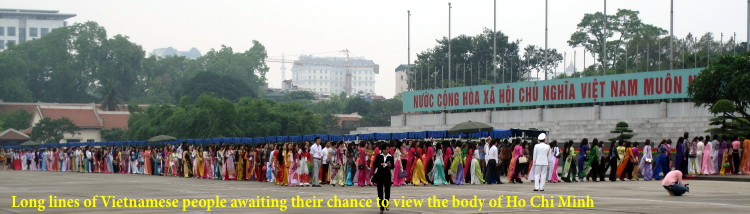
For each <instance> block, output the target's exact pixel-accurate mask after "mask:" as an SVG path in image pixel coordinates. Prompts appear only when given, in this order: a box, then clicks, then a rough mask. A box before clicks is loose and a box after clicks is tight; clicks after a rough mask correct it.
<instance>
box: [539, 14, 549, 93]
mask: <svg viewBox="0 0 750 214" xmlns="http://www.w3.org/2000/svg"><path fill="white" fill-rule="evenodd" d="M548 22H549V0H544V50H545V51H547V39H548V35H549V30H548V28H547V24H548ZM537 78H539V77H537ZM544 80H547V70H544Z"/></svg>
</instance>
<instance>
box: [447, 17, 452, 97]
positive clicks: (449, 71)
mask: <svg viewBox="0 0 750 214" xmlns="http://www.w3.org/2000/svg"><path fill="white" fill-rule="evenodd" d="M451 8H453V7H452V6H451V3H450V2H448V87H450V86H451V71H452V70H451V69H452V68H453V66H451V58H453V57H451V55H453V54H451V43H452V42H451Z"/></svg>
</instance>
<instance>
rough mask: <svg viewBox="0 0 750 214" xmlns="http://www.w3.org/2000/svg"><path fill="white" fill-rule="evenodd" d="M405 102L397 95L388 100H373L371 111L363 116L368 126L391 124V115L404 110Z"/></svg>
mask: <svg viewBox="0 0 750 214" xmlns="http://www.w3.org/2000/svg"><path fill="white" fill-rule="evenodd" d="M402 108H403V103H402V102H401V97H400V96H396V97H394V98H391V99H386V100H373V101H372V103H371V107H370V112H369V114H367V115H364V117H362V120H363V121H365V122H367V123H368V124H366V125H367V126H390V125H391V116H393V115H398V114H400V113H401V112H402Z"/></svg>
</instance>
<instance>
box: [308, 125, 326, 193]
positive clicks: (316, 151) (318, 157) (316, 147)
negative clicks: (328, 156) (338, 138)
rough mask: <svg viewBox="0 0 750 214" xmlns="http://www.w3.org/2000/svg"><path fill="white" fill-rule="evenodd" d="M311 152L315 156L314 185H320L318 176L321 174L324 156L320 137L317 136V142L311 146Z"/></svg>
mask: <svg viewBox="0 0 750 214" xmlns="http://www.w3.org/2000/svg"><path fill="white" fill-rule="evenodd" d="M310 153H312V156H313V172H312V173H313V176H312V181H311V182H312V186H313V187H320V180H319V177H318V176H320V164H321V161H322V158H323V148H321V147H320V137H315V144H313V145H312V148H310Z"/></svg>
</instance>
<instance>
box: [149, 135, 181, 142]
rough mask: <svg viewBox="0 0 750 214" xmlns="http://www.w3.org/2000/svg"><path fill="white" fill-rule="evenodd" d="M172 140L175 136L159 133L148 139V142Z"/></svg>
mask: <svg viewBox="0 0 750 214" xmlns="http://www.w3.org/2000/svg"><path fill="white" fill-rule="evenodd" d="M172 140H177V138H174V137H172V136H169V135H159V136H155V137H152V138H150V139H148V142H151V143H155V142H163V141H172Z"/></svg>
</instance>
